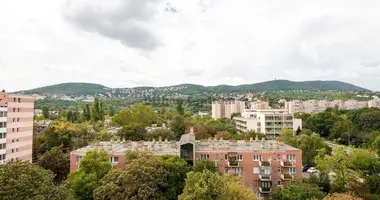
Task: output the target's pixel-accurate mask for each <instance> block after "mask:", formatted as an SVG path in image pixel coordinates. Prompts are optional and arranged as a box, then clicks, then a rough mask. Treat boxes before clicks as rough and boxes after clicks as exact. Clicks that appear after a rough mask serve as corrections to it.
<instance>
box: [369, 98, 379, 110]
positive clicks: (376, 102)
mask: <svg viewBox="0 0 380 200" xmlns="http://www.w3.org/2000/svg"><path fill="white" fill-rule="evenodd" d="M368 107H369V108H380V99H372V100H369V101H368Z"/></svg>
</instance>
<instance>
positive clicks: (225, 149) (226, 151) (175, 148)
mask: <svg viewBox="0 0 380 200" xmlns="http://www.w3.org/2000/svg"><path fill="white" fill-rule="evenodd" d="M91 150H103V151H106V152H108V157H109V159H110V162H111V163H112V164H113V166H115V167H118V168H121V167H123V166H124V164H125V152H126V151H128V150H141V151H149V152H152V153H153V154H154V155H175V156H179V157H181V158H183V159H184V160H186V161H187V162H188V163H189V164H190V165H194V164H195V163H197V162H199V161H201V160H210V161H213V162H215V165H216V166H217V167H218V168H219V171H220V172H221V173H223V174H236V175H238V174H241V175H243V177H244V180H245V183H246V185H247V187H249V188H251V189H252V190H253V191H255V192H256V194H257V195H258V196H259V197H265V196H267V197H268V195H269V194H270V193H271V192H272V187H275V186H281V185H282V184H284V183H285V182H286V181H293V180H298V179H302V152H301V150H300V149H297V148H294V147H291V146H289V145H286V144H283V143H280V142H278V141H271V140H258V139H257V138H255V139H254V138H251V139H250V140H247V141H234V140H223V139H220V140H217V139H215V138H210V139H209V140H205V141H201V140H195V136H194V134H193V132H192V129H191V130H190V133H188V134H185V135H182V137H181V139H180V141H168V140H161V138H160V139H159V140H158V141H155V140H153V141H139V142H133V141H117V142H116V141H114V142H98V143H95V144H92V145H89V146H86V147H84V148H81V149H77V150H74V151H72V152H71V153H70V170H71V171H74V170H76V169H78V168H79V166H80V161H81V159H82V158H83V156H85V155H86V153H87V152H89V151H91Z"/></svg>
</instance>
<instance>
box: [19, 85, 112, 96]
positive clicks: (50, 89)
mask: <svg viewBox="0 0 380 200" xmlns="http://www.w3.org/2000/svg"><path fill="white" fill-rule="evenodd" d="M104 88H107V87H106V86H104V85H100V84H94V83H60V84H56V85H49V86H45V87H40V88H35V89H31V90H25V91H20V93H24V94H40V95H52V94H61V95H93V94H98V93H102V92H103V91H104Z"/></svg>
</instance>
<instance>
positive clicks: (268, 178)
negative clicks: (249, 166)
mask: <svg viewBox="0 0 380 200" xmlns="http://www.w3.org/2000/svg"><path fill="white" fill-rule="evenodd" d="M259 178H260V181H272V175H271V174H263V173H260V174H259Z"/></svg>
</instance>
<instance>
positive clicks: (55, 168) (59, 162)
mask: <svg viewBox="0 0 380 200" xmlns="http://www.w3.org/2000/svg"><path fill="white" fill-rule="evenodd" d="M37 164H38V165H39V166H41V167H42V168H44V169H48V170H50V171H52V172H53V173H54V174H55V177H54V180H55V182H58V183H60V182H62V181H64V180H65V179H66V178H67V175H68V174H69V172H70V171H69V170H70V154H69V153H64V152H63V150H62V148H60V147H53V148H52V149H51V150H49V151H48V152H46V153H45V154H44V155H43V156H41V157H40V158H39V159H38V161H37Z"/></svg>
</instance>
